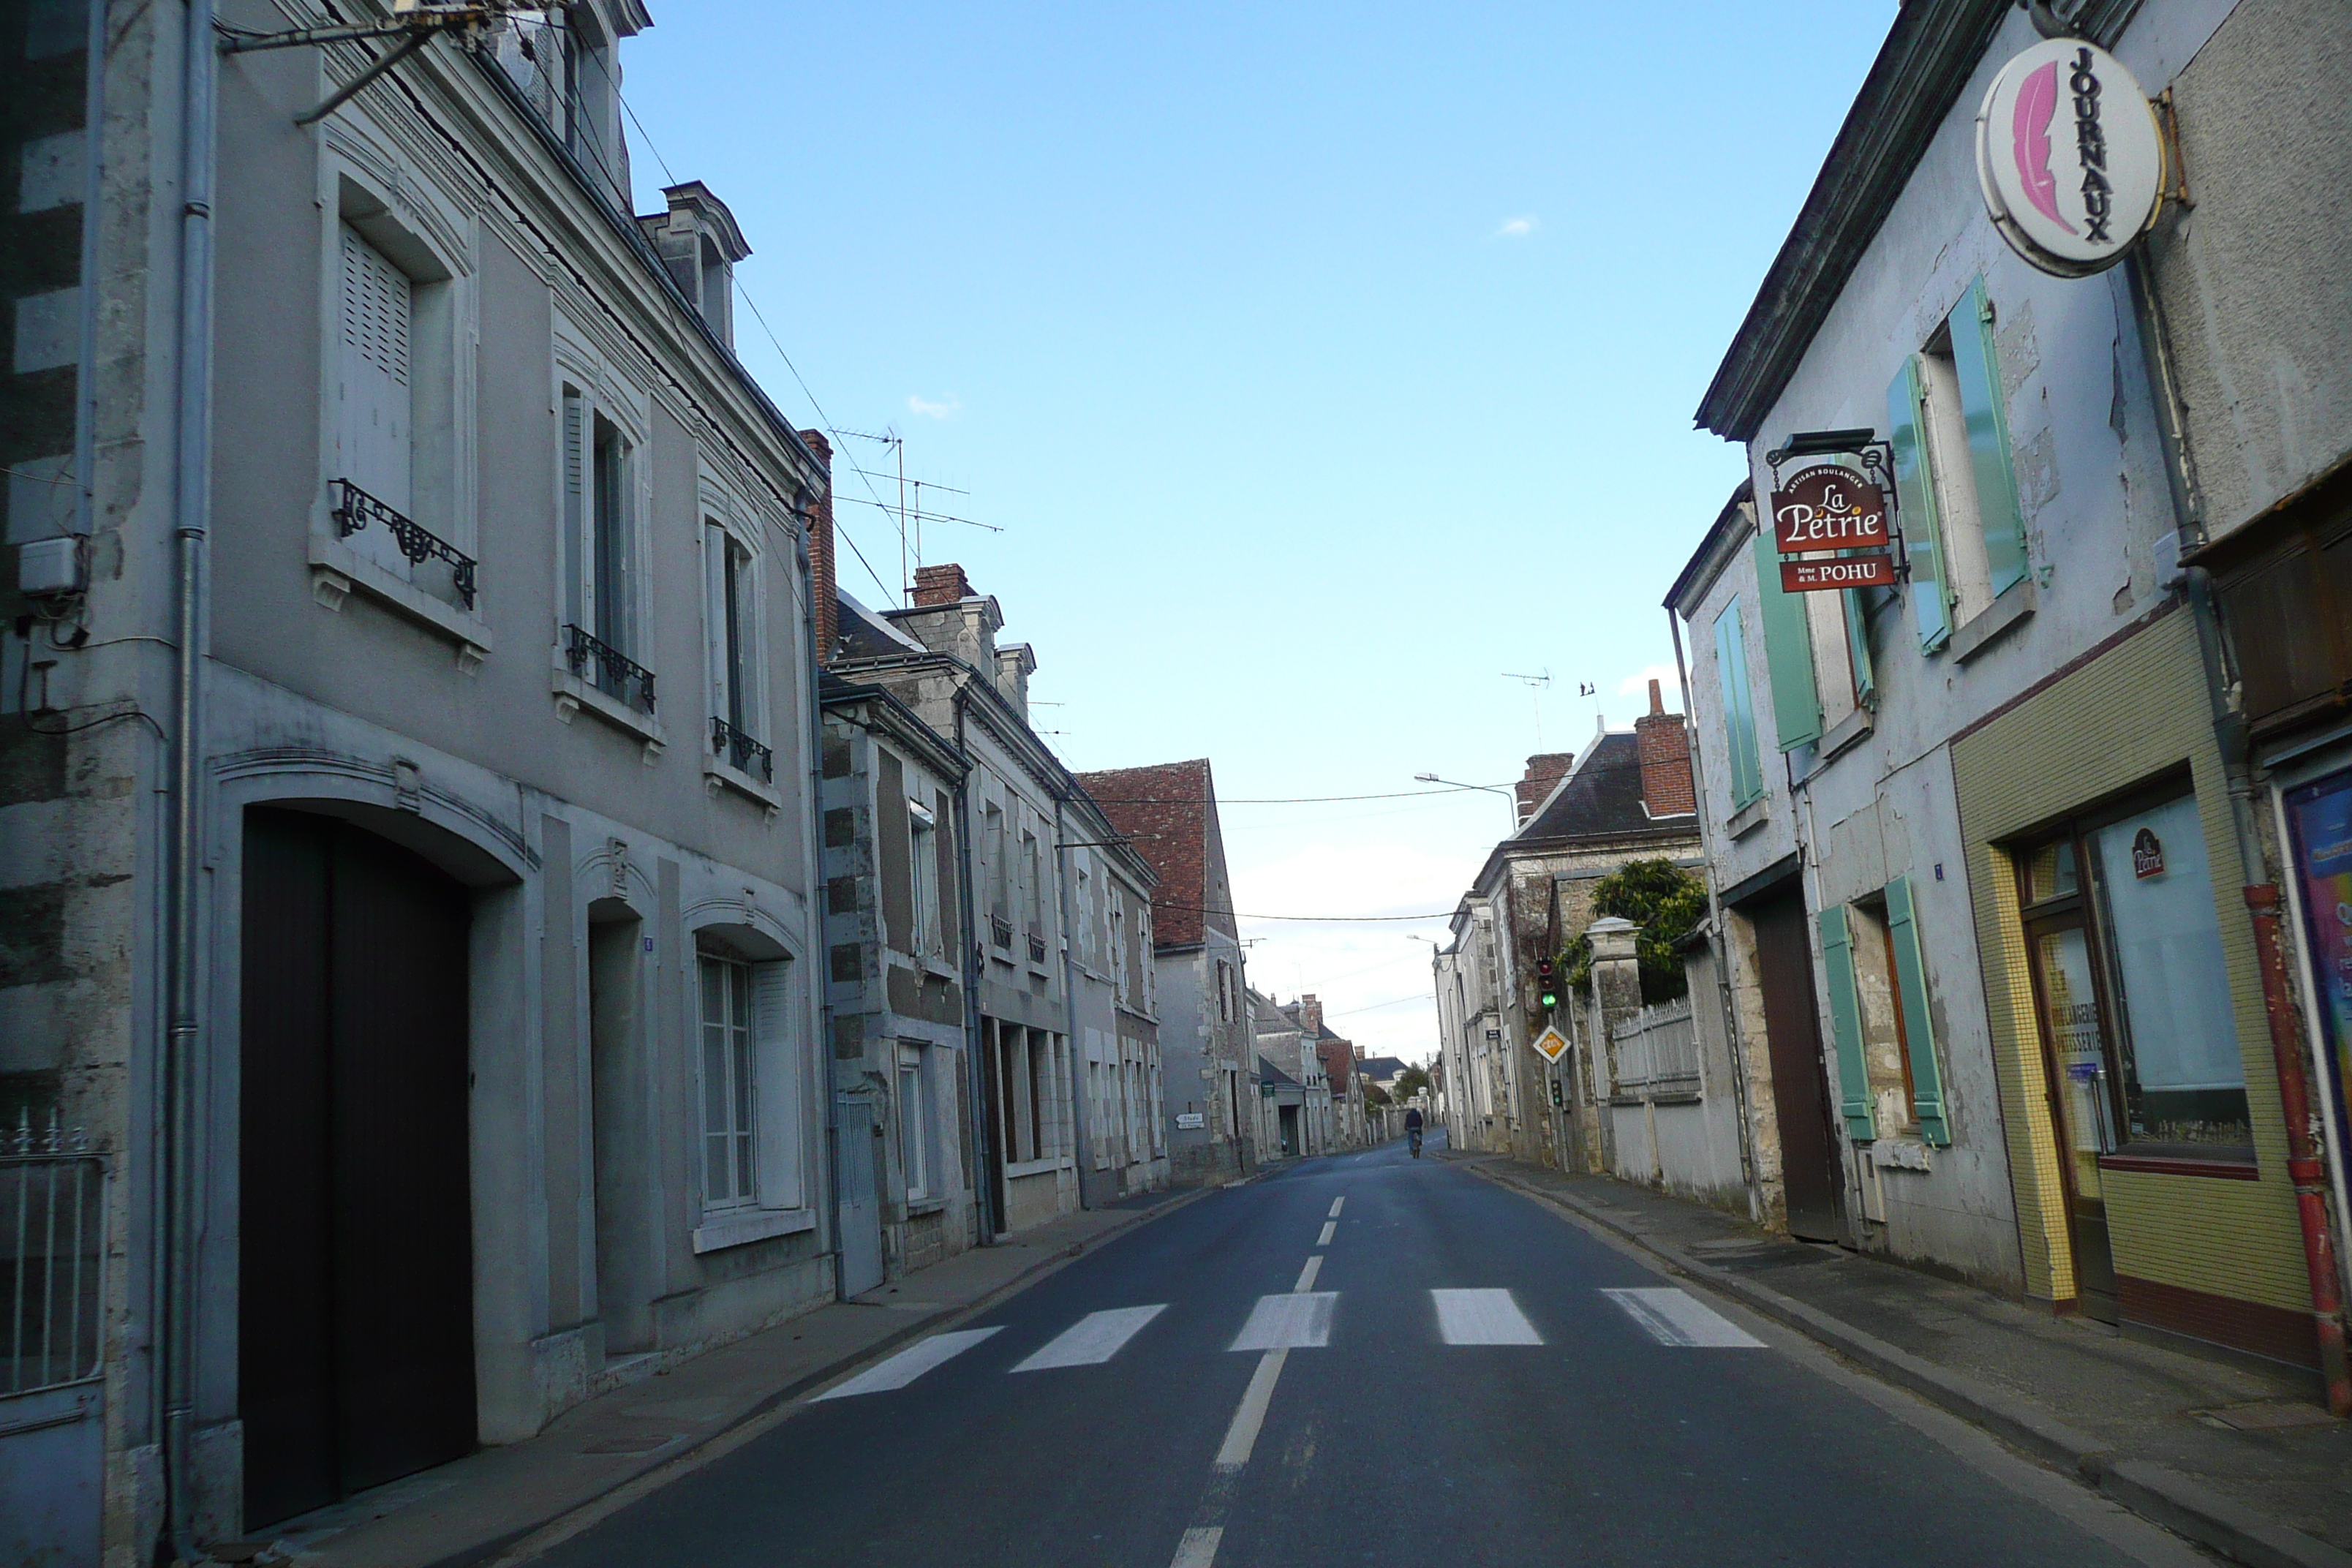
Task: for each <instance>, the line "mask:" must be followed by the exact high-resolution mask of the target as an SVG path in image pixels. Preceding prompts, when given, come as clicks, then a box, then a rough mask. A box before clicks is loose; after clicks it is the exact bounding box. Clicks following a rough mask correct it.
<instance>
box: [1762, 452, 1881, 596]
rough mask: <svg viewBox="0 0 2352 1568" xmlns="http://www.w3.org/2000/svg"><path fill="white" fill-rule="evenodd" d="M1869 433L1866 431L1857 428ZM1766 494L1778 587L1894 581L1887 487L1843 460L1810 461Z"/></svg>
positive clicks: (1813, 588)
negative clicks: (1777, 563) (1775, 548)
mask: <svg viewBox="0 0 2352 1568" xmlns="http://www.w3.org/2000/svg"><path fill="white" fill-rule="evenodd" d="M1863 434H1864V435H1865V436H1867V435H1868V434H1869V432H1867V431H1864V432H1863ZM1776 483H1777V485H1778V488H1777V489H1774V490H1773V492H1772V535H1773V542H1775V543H1776V544H1777V545H1778V546H1779V547H1780V587H1781V590H1782V592H1784V593H1790V594H1818V593H1824V592H1827V591H1830V590H1832V589H1841V588H1891V587H1893V586H1894V585H1895V553H1894V549H1893V545H1894V538H1893V535H1892V534H1891V533H1890V531H1888V528H1887V513H1888V508H1887V504H1886V491H1885V488H1884V487H1882V486H1881V485H1880V484H1879V483H1878V482H1877V480H1876V479H1874V478H1873V477H1872V476H1870V475H1868V474H1864V473H1863V472H1861V471H1859V470H1858V469H1855V468H1849V467H1847V466H1846V465H1845V464H1844V463H1840V462H1826V463H1813V464H1811V465H1809V466H1808V467H1805V468H1799V469H1798V470H1797V471H1796V472H1795V473H1793V474H1791V475H1790V476H1789V477H1788V478H1787V479H1776Z"/></svg>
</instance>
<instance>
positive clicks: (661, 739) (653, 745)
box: [548, 648, 669, 767]
mask: <svg viewBox="0 0 2352 1568" xmlns="http://www.w3.org/2000/svg"><path fill="white" fill-rule="evenodd" d="M548 687H549V689H550V691H551V693H552V695H553V697H554V699H555V716H556V717H557V718H558V719H560V720H562V721H563V722H564V723H566V724H569V723H571V722H572V715H573V714H574V713H579V712H583V711H584V712H588V713H593V714H594V715H595V716H596V717H597V718H599V719H601V720H603V721H604V722H605V723H607V724H610V725H611V726H613V728H614V729H615V730H618V731H622V732H623V733H624V734H627V735H633V736H635V738H636V739H637V741H638V742H640V744H641V745H642V746H643V748H644V750H643V752H642V753H641V755H642V759H643V761H644V763H645V764H646V766H647V767H652V766H653V765H654V764H655V763H658V762H660V761H661V754H662V752H664V751H665V750H666V749H667V747H668V745H669V735H668V733H667V731H664V730H663V728H662V725H661V721H660V720H658V719H656V718H655V717H653V716H652V715H651V714H649V713H640V712H638V711H637V710H635V709H634V708H632V707H630V706H629V705H628V704H627V703H625V702H623V701H621V700H619V699H618V698H615V697H613V696H610V695H608V694H606V693H604V692H603V691H599V690H598V689H596V688H595V687H593V686H592V685H590V684H589V683H588V682H586V681H584V680H583V679H580V678H579V677H578V676H576V675H574V674H572V671H571V670H569V669H567V668H564V663H563V651H562V649H561V648H558V649H557V650H556V652H555V663H554V668H552V669H551V670H550V671H549V674H548Z"/></svg>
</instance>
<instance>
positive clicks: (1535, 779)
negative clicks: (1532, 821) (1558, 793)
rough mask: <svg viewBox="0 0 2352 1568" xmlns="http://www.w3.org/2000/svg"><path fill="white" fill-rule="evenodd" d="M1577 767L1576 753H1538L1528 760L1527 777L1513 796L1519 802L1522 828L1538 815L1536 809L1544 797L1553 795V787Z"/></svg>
mask: <svg viewBox="0 0 2352 1568" xmlns="http://www.w3.org/2000/svg"><path fill="white" fill-rule="evenodd" d="M1575 765H1576V753H1575V752H1537V753H1536V754H1535V755H1534V756H1532V757H1529V758H1528V773H1527V777H1525V778H1523V779H1521V780H1520V781H1519V782H1518V783H1517V784H1515V785H1513V786H1512V794H1513V795H1515V796H1516V797H1517V801H1518V808H1519V826H1521V827H1525V826H1527V825H1528V818H1529V817H1531V816H1534V815H1535V814H1536V807H1538V806H1539V805H1542V804H1543V802H1544V796H1546V795H1549V794H1550V793H1551V786H1552V785H1554V784H1558V783H1559V781H1560V779H1561V777H1562V776H1563V775H1565V774H1566V773H1567V772H1568V770H1569V769H1570V768H1572V767H1574V766H1575Z"/></svg>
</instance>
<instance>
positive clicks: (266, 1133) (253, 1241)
mask: <svg viewBox="0 0 2352 1568" xmlns="http://www.w3.org/2000/svg"><path fill="white" fill-rule="evenodd" d="M243 909H244V912H243V979H242V983H241V987H240V990H241V997H242V1009H241V1011H242V1018H241V1023H242V1036H241V1052H242V1074H241V1089H240V1095H239V1100H240V1107H239V1109H240V1122H239V1138H240V1183H241V1185H240V1197H239V1205H238V1206H239V1213H238V1222H239V1225H238V1292H237V1328H238V1355H237V1379H238V1400H237V1403H238V1408H239V1414H240V1415H241V1416H242V1418H243V1421H244V1427H245V1522H246V1524H247V1527H248V1528H251V1527H255V1526H258V1525H262V1524H267V1523H270V1522H272V1521H277V1520H281V1519H286V1518H289V1517H290V1516H292V1515H294V1514H297V1513H300V1512H303V1511H305V1510H309V1509H312V1508H316V1507H320V1506H321V1505H323V1504H326V1503H329V1502H332V1501H335V1500H338V1499H341V1498H343V1497H348V1496H349V1495H351V1494H352V1492H355V1491H359V1490H361V1489H364V1488H367V1487H372V1486H375V1485H379V1484H381V1483H382V1482H384V1481H388V1480H392V1479H395V1478H397V1477H400V1476H404V1475H407V1474H410V1473H412V1472H414V1471H416V1470H420V1469H423V1468H426V1467H427V1466H431V1465H436V1464H440V1463H442V1462H444V1461H446V1460H449V1459H453V1458H457V1457H459V1456H460V1455H463V1454H466V1453H468V1452H470V1451H471V1450H472V1449H473V1448H474V1447H475V1446H476V1430H477V1424H476V1415H475V1397H474V1324H473V1239H472V1219H471V1215H472V1207H471V1202H470V1192H469V1173H468V1161H467V1089H468V1081H469V1080H468V1069H467V939H468V930H469V926H470V923H471V913H470V900H469V897H468V895H467V891H466V889H464V888H463V887H462V886H461V885H459V884H458V883H457V882H456V881H455V880H453V879H450V878H449V877H448V876H447V875H446V874H445V873H443V872H442V871H441V870H440V869H439V868H436V867H435V866H434V865H433V864H432V863H431V862H430V861H428V860H426V859H425V858H423V857H422V856H420V855H417V854H415V852H413V851H411V850H408V849H405V848H403V847H400V846H398V845H396V844H394V843H392V842H390V841H389V840H387V839H384V838H382V837H377V836H376V835H374V834H372V833H369V832H367V831H366V830H364V829H362V828H360V827H357V826H352V824H351V823H350V822H348V821H340V820H336V819H335V818H332V817H328V816H315V815H311V814H310V813H307V812H302V811H295V810H286V809H279V808H269V807H258V806H257V807H254V808H252V809H249V810H248V811H247V813H246V816H245V859H244V896H243Z"/></svg>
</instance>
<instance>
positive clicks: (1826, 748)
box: [1811, 708, 1877, 773]
mask: <svg viewBox="0 0 2352 1568" xmlns="http://www.w3.org/2000/svg"><path fill="white" fill-rule="evenodd" d="M1876 728H1877V721H1875V720H1874V719H1873V718H1872V717H1871V712H1870V710H1869V709H1867V708H1856V709H1855V710H1853V712H1851V713H1849V714H1847V715H1846V716H1845V717H1844V718H1843V719H1841V720H1839V721H1837V722H1836V723H1834V724H1832V725H1831V726H1830V728H1829V732H1828V733H1827V734H1825V735H1823V736H1822V740H1821V746H1820V749H1819V751H1818V752H1817V753H1816V754H1815V756H1814V758H1813V766H1812V769H1811V772H1812V773H1820V772H1821V771H1822V769H1823V768H1825V767H1827V766H1828V765H1829V764H1830V763H1832V762H1833V761H1835V760H1836V759H1837V758H1838V757H1840V756H1842V755H1843V754H1844V753H1845V752H1849V751H1851V750H1853V748H1854V747H1855V746H1858V745H1860V744H1861V743H1862V742H1864V741H1865V740H1868V739H1869V738H1870V732H1871V731H1873V730H1874V729H1876Z"/></svg>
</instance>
